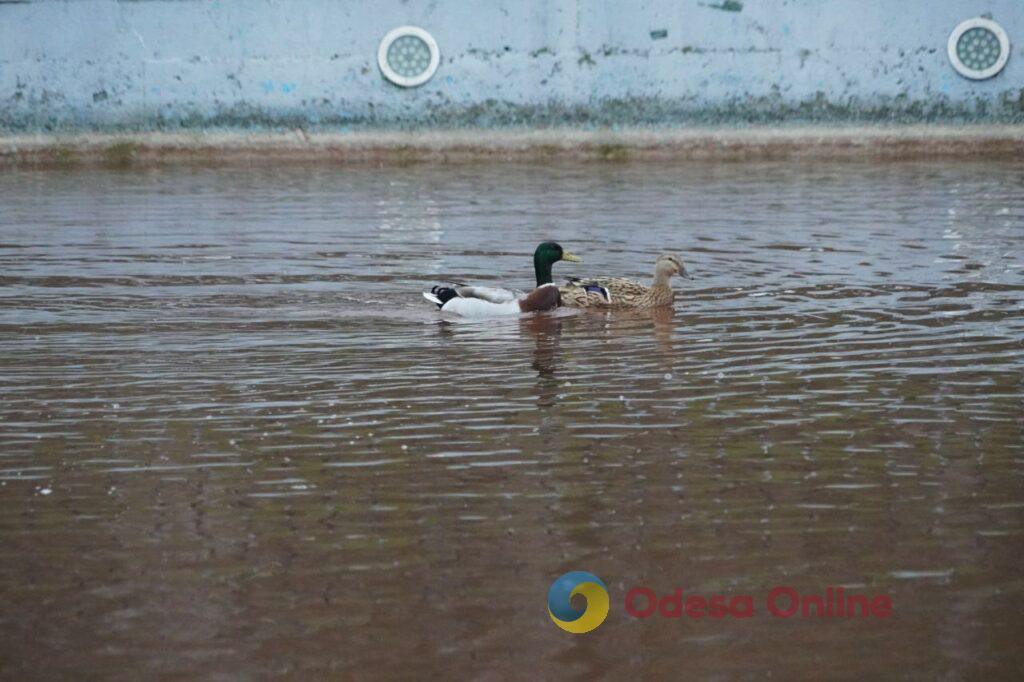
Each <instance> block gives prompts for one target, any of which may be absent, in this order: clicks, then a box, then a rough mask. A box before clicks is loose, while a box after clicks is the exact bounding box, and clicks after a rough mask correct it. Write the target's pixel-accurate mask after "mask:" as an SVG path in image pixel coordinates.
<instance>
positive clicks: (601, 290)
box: [580, 284, 612, 303]
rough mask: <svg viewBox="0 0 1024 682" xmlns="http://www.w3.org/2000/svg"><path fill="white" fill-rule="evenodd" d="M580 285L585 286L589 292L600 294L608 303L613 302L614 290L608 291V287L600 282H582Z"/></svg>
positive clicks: (584, 288)
mask: <svg viewBox="0 0 1024 682" xmlns="http://www.w3.org/2000/svg"><path fill="white" fill-rule="evenodd" d="M580 286H581V287H583V290H584V291H586V292H587V293H588V294H598V295H600V296H601V298H603V299H604V300H605V302H606V303H611V302H612V292H610V291H608V289H606V288H605V287H603V286H601V285H600V284H581V285H580Z"/></svg>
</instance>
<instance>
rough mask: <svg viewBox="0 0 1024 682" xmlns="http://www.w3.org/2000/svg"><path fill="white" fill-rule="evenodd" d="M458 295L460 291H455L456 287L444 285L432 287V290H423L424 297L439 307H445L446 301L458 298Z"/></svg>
mask: <svg viewBox="0 0 1024 682" xmlns="http://www.w3.org/2000/svg"><path fill="white" fill-rule="evenodd" d="M458 295H459V292H457V291H455V289H453V288H451V287H442V286H435V287H431V288H430V291H424V292H423V298H425V299H427V300H428V301H430V302H431V303H433V304H434V305H436V306H437V307H438V308H441V307H443V306H444V304H445V303H447V302H448V301H450V300H452V299H453V298H457V297H458Z"/></svg>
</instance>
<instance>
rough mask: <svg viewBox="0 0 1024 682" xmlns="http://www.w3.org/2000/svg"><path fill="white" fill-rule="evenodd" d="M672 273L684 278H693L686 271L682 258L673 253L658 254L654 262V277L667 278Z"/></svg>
mask: <svg viewBox="0 0 1024 682" xmlns="http://www.w3.org/2000/svg"><path fill="white" fill-rule="evenodd" d="M673 275H679V276H680V277H684V278H686V279H693V277H692V276H691V275H690V273H688V272H687V271H686V266H685V265H683V259H682V258H680V257H679V256H677V255H676V254H674V253H663V254H661V255H660V256H658V260H656V261H655V262H654V277H655V279H668V278H670V277H672V276H673Z"/></svg>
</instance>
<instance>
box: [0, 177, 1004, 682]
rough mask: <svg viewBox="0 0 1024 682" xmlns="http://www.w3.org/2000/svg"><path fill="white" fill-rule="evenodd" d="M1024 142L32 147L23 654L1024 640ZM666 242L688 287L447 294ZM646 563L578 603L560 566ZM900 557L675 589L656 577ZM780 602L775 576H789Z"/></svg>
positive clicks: (216, 663) (675, 662)
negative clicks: (801, 161) (449, 299)
mask: <svg viewBox="0 0 1024 682" xmlns="http://www.w3.org/2000/svg"><path fill="white" fill-rule="evenodd" d="M1022 188H1024V164H1020V163H1018V164H1012V163H1011V164H965V163H953V162H944V163H932V164H888V165H869V164H863V165H861V164H842V165H831V164H809V165H792V164H789V165H787V164H763V165H762V164H756V165H752V164H739V163H737V164H726V165H657V164H636V165H632V164H604V165H602V164H595V165H553V166H547V167H541V166H507V165H469V166H460V167H455V166H447V167H435V166H428V165H422V166H410V167H404V168H395V167H388V168H368V167H367V168H344V169H342V168H337V169H332V168H323V167H321V168H287V169H274V170H254V171H246V170H238V169H233V170H227V169H225V170H162V171H136V172H124V173H113V172H112V173H102V172H68V173H57V172H49V173H33V172H17V173H6V174H0V423H2V427H0V428H2V430H0V592H2V595H3V606H2V609H0V642H2V644H0V673H2V674H3V675H4V676H6V677H21V676H24V675H26V674H28V675H33V676H42V675H50V676H52V675H65V676H68V675H77V674H80V673H82V672H83V671H88V672H90V673H94V674H97V675H103V676H114V677H122V678H125V679H138V678H139V677H140V676H145V675H152V674H157V673H160V674H164V675H169V676H181V677H194V676H201V677H208V678H233V677H239V676H241V677H257V678H260V677H265V676H270V675H273V674H279V673H292V674H295V675H299V674H302V675H313V676H317V677H323V676H327V675H331V674H333V675H336V676H339V675H340V676H345V675H347V676H355V677H371V676H389V677H399V678H404V677H413V676H426V675H442V676H444V677H445V678H447V677H450V676H457V677H476V678H484V679H500V678H508V677H519V678H523V679H537V678H538V677H545V678H547V679H582V678H588V677H591V676H594V675H606V676H608V677H610V678H622V677H626V676H627V675H635V674H638V673H639V674H642V675H645V676H647V677H652V678H653V677H660V676H672V677H678V676H680V675H682V674H684V673H690V674H692V675H694V676H697V677H704V678H708V677H710V678H722V679H725V678H733V677H737V676H740V677H758V678H760V677H763V676H767V675H769V674H772V675H773V676H775V677H776V678H777V679H790V678H793V677H808V676H818V675H824V674H826V673H835V674H837V675H845V676H852V675H855V674H864V675H867V674H884V675H887V676H892V675H893V674H895V673H896V672H899V674H901V675H907V676H909V677H922V678H929V679H930V678H934V677H936V676H940V675H943V674H948V675H952V677H953V678H957V677H961V676H969V677H977V676H979V675H981V674H985V673H999V674H1002V675H1008V674H1012V673H1020V672H1021V671H1022V666H1024V654H1022V653H1021V650H1020V647H1019V638H1020V633H1021V632H1022V631H1024V615H1022V613H1024V611H1022V607H1024V582H1022V579H1021V561H1022V558H1024V551H1022V550H1024V542H1022V520H1024V495H1022V492H1024V486H1022V483H1024V466H1022V464H1024V457H1022V455H1024V452H1022V450H1024V447H1022V442H1024V437H1022V431H1024V409H1022V408H1024V404H1022V396H1024V392H1022V386H1021V377H1022V369H1024V354H1022V350H1024V342H1022V339H1024V335H1022V332H1024V262H1022V259H1024V190H1022ZM548 238H554V239H557V240H558V241H560V242H561V243H562V244H563V245H564V246H566V247H567V248H570V249H572V250H573V251H574V252H577V253H579V254H581V255H582V257H583V258H584V261H585V262H584V263H582V264H580V265H573V264H569V263H559V264H558V265H556V267H555V271H556V276H561V275H569V274H580V273H590V274H603V273H605V272H607V273H615V274H626V275H632V276H636V277H643V278H646V277H648V276H649V274H650V272H651V270H652V266H653V262H654V258H655V256H656V255H657V254H658V253H659V252H661V251H663V250H666V249H671V250H676V251H678V252H680V253H681V254H682V255H683V257H684V259H685V260H686V261H687V266H688V268H689V269H690V271H691V272H692V273H693V274H694V275H695V279H694V280H693V281H692V282H682V283H681V294H680V296H679V298H678V300H677V303H676V308H675V310H674V312H673V311H666V312H662V313H640V314H636V313H634V314H628V313H616V314H601V313H590V314H580V313H577V312H574V311H568V310H562V311H558V312H557V313H555V314H551V315H542V316H537V317H532V318H528V319H502V320H491V321H484V322H479V321H477V322H459V321H443V320H441V319H440V317H439V315H438V314H437V313H436V311H435V310H433V309H432V307H431V306H429V305H428V304H427V303H426V302H425V301H423V300H422V299H421V298H420V295H419V292H420V290H421V289H423V288H425V287H428V286H430V285H431V284H434V283H437V282H441V281H445V280H449V279H457V280H469V281H481V282H494V283H509V284H514V285H517V286H528V285H529V284H530V282H531V280H532V265H531V254H532V251H533V248H534V246H535V245H536V244H537V243H538V242H540V241H542V240H544V239H548ZM569 570H587V571H591V572H593V573H595V574H597V575H598V576H600V577H602V578H603V580H604V581H605V582H606V583H607V585H608V587H609V591H610V593H611V604H612V607H611V614H610V615H609V617H608V620H607V621H606V623H605V624H604V625H602V626H601V628H600V629H598V630H597V631H595V632H593V633H590V634H587V635H583V636H574V635H570V634H568V633H564V632H562V631H560V630H558V629H557V628H556V627H555V626H554V625H553V624H552V623H551V622H550V619H549V618H548V614H547V609H546V601H545V600H546V594H547V589H548V586H549V585H550V584H551V582H552V581H553V580H554V578H555V577H557V576H559V575H560V574H562V573H564V572H566V571H569ZM638 585H644V586H650V587H651V588H653V589H655V590H656V591H657V592H658V594H668V593H670V592H671V591H672V590H673V589H674V588H675V587H682V588H683V589H684V593H685V594H691V593H696V594H704V595H711V594H718V593H723V594H742V593H749V594H753V595H763V594H765V593H766V592H767V591H768V590H770V589H771V588H772V587H773V586H777V585H792V586H794V587H796V588H798V589H799V590H800V591H802V592H807V593H819V594H820V593H821V592H822V591H823V590H824V589H825V588H826V587H827V586H834V585H843V586H846V588H847V589H848V590H849V591H852V592H860V593H865V594H888V595H891V597H892V600H893V605H894V606H893V615H892V616H891V617H890V618H888V619H884V620H883V619H869V620H863V619H855V620H846V619H828V620H820V619H799V618H790V619H785V620H783V619H775V618H771V617H769V616H768V615H767V614H766V613H764V611H763V609H762V608H761V603H760V602H759V604H758V609H759V611H758V613H757V614H756V615H755V617H754V618H750V619H745V620H734V619H724V620H718V619H709V618H705V619H702V620H694V619H688V618H683V619H681V620H668V619H662V618H659V617H652V618H648V619H645V620H639V619H635V618H632V617H630V616H629V615H628V614H627V613H626V611H625V609H624V595H625V594H626V592H627V590H629V589H630V588H631V587H634V586H638ZM758 599H760V597H758Z"/></svg>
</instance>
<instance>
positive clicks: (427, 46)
mask: <svg viewBox="0 0 1024 682" xmlns="http://www.w3.org/2000/svg"><path fill="white" fill-rule="evenodd" d="M440 63H441V53H440V51H438V49H437V41H436V40H434V36H432V35H430V34H429V33H427V32H426V31H424V30H423V29H422V28H419V27H417V26H399V27H398V28H396V29H393V30H391V31H388V34H387V35H386V36H384V39H383V40H381V41H380V47H379V48H377V64H378V65H379V66H380V71H381V73H383V74H384V77H385V78H387V79H388V80H389V81H391V82H392V83H394V84H395V85H400V86H402V87H403V88H414V87H416V86H417V85H423V84H424V83H426V82H427V81H428V80H430V79H431V77H432V76H433V75H434V72H435V71H437V65H438V64H440Z"/></svg>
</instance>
